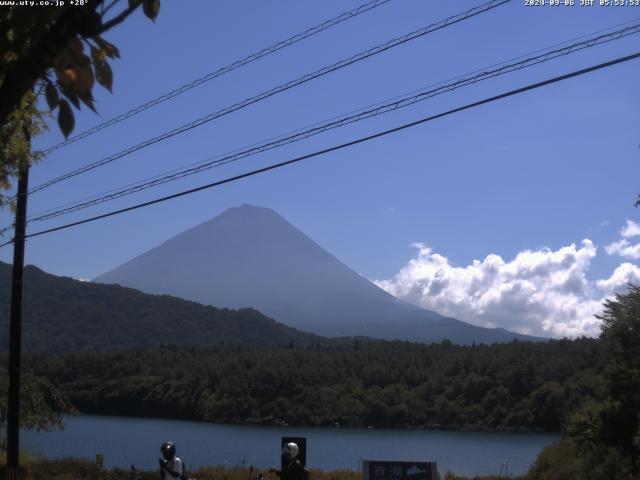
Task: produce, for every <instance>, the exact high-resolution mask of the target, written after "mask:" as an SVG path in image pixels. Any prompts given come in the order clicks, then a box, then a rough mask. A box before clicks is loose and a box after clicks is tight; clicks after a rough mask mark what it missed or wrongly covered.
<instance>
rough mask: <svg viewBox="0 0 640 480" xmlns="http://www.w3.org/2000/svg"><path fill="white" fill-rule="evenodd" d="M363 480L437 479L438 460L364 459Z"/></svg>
mask: <svg viewBox="0 0 640 480" xmlns="http://www.w3.org/2000/svg"><path fill="white" fill-rule="evenodd" d="M362 478H363V480H437V479H438V470H437V468H436V462H395V461H378V460H364V461H363V462H362Z"/></svg>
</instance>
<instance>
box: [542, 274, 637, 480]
mask: <svg viewBox="0 0 640 480" xmlns="http://www.w3.org/2000/svg"><path fill="white" fill-rule="evenodd" d="M600 320H601V321H602V335H601V336H600V340H599V342H600V345H601V351H602V353H601V355H602V359H603V382H602V388H603V391H602V394H600V395H598V396H597V397H595V398H590V399H589V400H588V401H587V402H585V403H584V404H583V405H582V406H580V407H579V408H575V409H573V411H572V412H571V415H570V416H569V417H568V418H567V419H566V421H565V422H564V424H563V435H562V439H561V440H560V442H558V443H557V444H555V445H552V446H550V447H548V448H547V449H545V450H544V451H543V452H542V453H541V454H540V456H539V457H538V459H537V461H536V463H535V465H534V467H533V468H532V470H531V472H530V477H531V478H532V479H543V480H555V479H558V480H581V479H584V478H589V479H593V480H610V479H616V480H637V479H640V287H636V286H631V287H630V288H629V290H628V292H627V293H625V294H622V295H617V297H616V299H615V300H608V301H607V302H605V310H604V313H603V315H602V316H601V317H600Z"/></svg>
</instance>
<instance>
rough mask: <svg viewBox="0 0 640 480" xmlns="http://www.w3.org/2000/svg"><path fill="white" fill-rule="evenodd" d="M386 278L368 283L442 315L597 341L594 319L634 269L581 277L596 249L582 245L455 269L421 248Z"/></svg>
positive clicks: (637, 272) (639, 271)
mask: <svg viewBox="0 0 640 480" xmlns="http://www.w3.org/2000/svg"><path fill="white" fill-rule="evenodd" d="M414 247H415V248H417V249H418V253H417V256H416V257H415V258H413V259H412V260H410V261H409V262H408V263H407V265H405V266H404V267H403V268H402V269H401V270H400V271H399V272H398V273H397V274H396V275H395V276H394V277H393V278H390V279H388V280H382V281H378V282H376V283H377V284H378V285H379V286H380V287H382V288H384V289H385V290H387V291H388V292H389V293H391V294H393V295H395V296H397V297H399V298H401V299H403V300H407V301H409V302H412V303H414V304H416V305H419V306H422V307H424V308H427V309H429V310H434V311H436V312H439V313H441V314H443V315H448V316H452V317H456V318H459V319H461V320H465V321H469V322H471V323H474V324H476V325H481V326H485V327H498V326H500V327H504V328H507V329H509V330H514V331H518V332H521V333H528V334H533V335H542V336H554V337H563V336H569V337H574V336H579V335H598V333H599V328H598V321H597V319H596V318H595V317H594V314H597V313H600V312H601V311H602V302H603V301H604V299H605V298H606V297H607V296H610V295H612V294H613V293H614V292H616V291H623V290H624V289H625V288H626V285H627V283H628V282H629V281H640V268H639V267H637V266H635V265H633V264H630V263H624V264H622V265H620V266H619V267H618V268H617V269H616V270H615V272H614V273H613V274H612V275H611V277H610V278H608V279H602V280H598V281H596V282H592V281H589V280H588V279H587V272H588V269H589V266H590V264H591V261H592V260H593V258H595V256H596V253H597V249H596V247H595V245H594V244H593V242H591V240H588V239H585V240H583V241H582V243H581V244H580V245H579V246H576V245H575V244H572V245H569V246H565V247H562V248H560V249H558V250H555V251H553V250H550V249H541V250H526V251H523V252H520V253H519V254H518V255H516V257H515V258H514V259H513V260H511V261H505V260H504V259H502V257H500V256H499V255H496V254H490V255H487V257H486V258H485V259H484V260H482V261H479V260H474V261H473V262H472V263H471V264H470V265H466V266H463V267H457V266H454V265H452V264H451V263H450V262H449V260H448V259H447V258H446V257H445V256H443V255H441V254H439V253H436V252H434V251H433V250H432V249H431V248H429V247H428V246H426V245H423V244H414Z"/></svg>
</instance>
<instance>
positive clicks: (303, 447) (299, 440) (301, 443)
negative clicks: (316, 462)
mask: <svg viewBox="0 0 640 480" xmlns="http://www.w3.org/2000/svg"><path fill="white" fill-rule="evenodd" d="M291 442H293V443H295V444H296V445H298V448H299V449H300V453H298V460H300V463H302V466H303V467H306V466H307V439H306V438H305V437H282V445H280V452H281V454H280V470H281V471H282V470H284V465H285V464H284V455H282V449H283V448H284V446H285V445H286V444H287V443H291Z"/></svg>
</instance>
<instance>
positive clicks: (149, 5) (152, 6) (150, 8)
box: [142, 0, 160, 21]
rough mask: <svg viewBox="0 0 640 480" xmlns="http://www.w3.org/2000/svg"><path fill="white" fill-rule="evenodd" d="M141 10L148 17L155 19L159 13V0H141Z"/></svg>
mask: <svg viewBox="0 0 640 480" xmlns="http://www.w3.org/2000/svg"><path fill="white" fill-rule="evenodd" d="M142 11H143V12H144V14H145V15H146V16H147V17H148V18H150V19H151V20H153V21H155V19H156V17H157V16H158V13H160V0H143V1H142Z"/></svg>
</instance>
